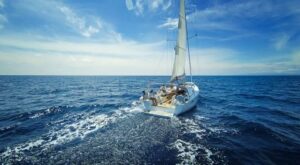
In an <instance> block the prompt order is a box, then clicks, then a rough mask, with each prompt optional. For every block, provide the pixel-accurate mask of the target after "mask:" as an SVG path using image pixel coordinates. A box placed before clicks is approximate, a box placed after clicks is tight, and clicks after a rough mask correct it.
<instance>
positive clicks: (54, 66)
mask: <svg viewBox="0 0 300 165" xmlns="http://www.w3.org/2000/svg"><path fill="white" fill-rule="evenodd" d="M0 46H1V47H14V48H16V49H12V50H10V49H7V50H2V51H1V52H0V74H55V75H57V74H67V75H156V74H157V75H170V74H171V67H172V63H173V60H174V58H173V57H174V51H173V49H172V48H170V49H166V47H165V45H164V42H155V43H144V44H143V43H137V42H134V41H122V42H120V43H117V44H114V43H103V42H88V43H87V42H81V41H58V40H49V39H47V40H43V39H34V38H32V36H29V37H23V38H22V37H20V36H18V37H6V38H3V37H2V38H0ZM299 52H300V51H298V52H295V53H294V54H293V56H291V57H290V58H286V59H280V58H278V59H274V58H265V59H260V60H254V61H245V60H242V61H239V60H238V58H237V57H238V56H240V55H241V53H242V52H238V51H236V50H233V49H228V48H218V47H212V48H192V49H191V55H192V56H191V58H192V66H193V67H192V69H193V73H194V74H201V75H238V74H296V73H297V72H299V71H300V53H299ZM186 70H187V73H188V68H186Z"/></svg>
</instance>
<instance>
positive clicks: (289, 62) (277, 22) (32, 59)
mask: <svg viewBox="0 0 300 165" xmlns="http://www.w3.org/2000/svg"><path fill="white" fill-rule="evenodd" d="M299 6H300V1H299V0H288V1H282V0H248V1H242V0H224V1H222V0H186V14H187V22H188V29H189V30H188V33H189V43H190V51H191V63H192V72H193V74H194V75H299V74H300V47H299V45H300V8H299ZM178 8H179V1H178V0H88V1H84V0H49V1H48V0H47V1H46V0H13V1H12V0H0V75H170V74H171V72H172V64H173V60H174V46H175V44H176V34H177V31H176V30H177V18H178V10H179V9H178ZM186 72H187V74H188V73H189V72H188V70H187V71H186Z"/></svg>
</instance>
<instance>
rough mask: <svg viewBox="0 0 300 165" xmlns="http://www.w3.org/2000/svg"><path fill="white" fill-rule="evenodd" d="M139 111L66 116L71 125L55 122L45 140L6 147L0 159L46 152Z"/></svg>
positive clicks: (128, 110) (121, 109)
mask: <svg viewBox="0 0 300 165" xmlns="http://www.w3.org/2000/svg"><path fill="white" fill-rule="evenodd" d="M140 111H141V109H140V108H139V107H132V108H127V107H126V108H120V109H119V110H117V111H115V112H114V113H113V114H111V115H110V116H108V115H107V114H98V115H95V112H91V113H82V114H76V115H77V116H79V117H77V118H78V119H76V116H74V115H69V116H68V114H66V118H69V119H71V118H75V121H74V122H73V123H67V122H69V121H68V120H67V121H66V120H65V119H63V120H59V121H57V122H53V123H52V124H54V125H53V127H54V128H52V129H51V130H50V131H49V132H48V133H47V134H45V135H42V137H46V139H47V140H45V138H42V137H40V138H38V139H35V140H33V141H29V142H25V143H23V144H19V145H17V146H15V147H13V148H10V147H8V148H7V149H6V151H5V152H3V153H2V154H1V155H0V158H5V157H8V156H12V155H16V154H19V155H22V154H23V153H24V151H28V150H31V149H33V148H38V149H39V150H47V149H48V148H49V147H53V146H55V145H60V144H64V143H68V142H71V141H72V140H75V139H78V138H79V139H83V138H85V137H86V136H87V135H88V134H90V133H92V132H95V131H97V130H99V129H100V128H103V127H105V126H107V125H108V124H111V123H114V122H116V121H117V120H118V119H121V118H125V117H128V116H129V115H131V114H134V112H140ZM55 124H56V125H55ZM62 126H63V127H62ZM61 127H62V128H61Z"/></svg>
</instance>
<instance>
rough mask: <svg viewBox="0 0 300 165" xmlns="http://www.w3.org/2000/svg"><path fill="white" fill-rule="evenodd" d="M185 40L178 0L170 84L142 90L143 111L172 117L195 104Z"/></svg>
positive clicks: (195, 91)
mask: <svg viewBox="0 0 300 165" xmlns="http://www.w3.org/2000/svg"><path fill="white" fill-rule="evenodd" d="M187 41H188V39H187V24H186V14H185V1H184V0H180V10H179V21H178V36H177V44H176V47H175V60H174V65H173V72H172V76H171V80H170V84H167V85H162V86H161V87H160V89H159V90H157V91H153V89H147V90H146V91H143V96H142V97H141V98H140V100H141V102H142V104H143V107H144V112H145V113H148V114H151V115H158V116H164V117H172V116H177V115H180V114H182V113H184V112H187V111H189V110H191V109H192V108H193V107H195V106H196V103H197V100H198V95H199V88H198V87H197V85H196V84H194V83H193V82H192V72H191V60H190V53H189V44H188V42H187ZM186 50H187V51H186ZM186 53H188V55H189V56H188V57H189V68H190V76H191V81H190V82H186V81H185V62H186V60H185V59H186Z"/></svg>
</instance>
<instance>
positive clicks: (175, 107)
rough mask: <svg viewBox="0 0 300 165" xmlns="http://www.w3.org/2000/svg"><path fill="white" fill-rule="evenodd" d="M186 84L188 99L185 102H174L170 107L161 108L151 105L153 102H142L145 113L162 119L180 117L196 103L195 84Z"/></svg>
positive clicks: (197, 90) (197, 92) (196, 91)
mask: <svg viewBox="0 0 300 165" xmlns="http://www.w3.org/2000/svg"><path fill="white" fill-rule="evenodd" d="M186 84H187V85H186V86H187V92H188V95H189V97H188V98H189V99H188V100H187V101H186V102H184V103H179V102H178V101H176V100H175V101H174V102H175V103H174V104H172V105H170V106H162V105H153V102H152V101H151V100H143V106H144V111H145V113H147V114H151V115H156V116H162V117H172V116H178V115H181V114H183V113H185V112H187V111H189V110H191V109H193V108H194V107H195V106H196V104H197V101H198V95H199V88H198V87H197V86H196V85H195V84H193V83H190V82H189V83H186Z"/></svg>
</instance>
